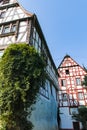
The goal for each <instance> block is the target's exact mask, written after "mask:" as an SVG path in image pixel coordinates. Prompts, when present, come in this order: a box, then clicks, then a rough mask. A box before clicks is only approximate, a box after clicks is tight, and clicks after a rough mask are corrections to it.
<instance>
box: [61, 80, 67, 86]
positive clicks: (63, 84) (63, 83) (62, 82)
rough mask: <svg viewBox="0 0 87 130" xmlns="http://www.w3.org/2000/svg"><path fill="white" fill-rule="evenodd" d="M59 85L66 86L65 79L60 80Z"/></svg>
mask: <svg viewBox="0 0 87 130" xmlns="http://www.w3.org/2000/svg"><path fill="white" fill-rule="evenodd" d="M61 86H64V87H65V86H66V80H65V79H62V80H61Z"/></svg>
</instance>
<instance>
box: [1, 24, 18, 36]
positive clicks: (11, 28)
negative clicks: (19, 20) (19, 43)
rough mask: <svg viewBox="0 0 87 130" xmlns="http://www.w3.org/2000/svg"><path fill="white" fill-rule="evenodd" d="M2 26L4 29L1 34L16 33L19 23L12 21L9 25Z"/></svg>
mask: <svg viewBox="0 0 87 130" xmlns="http://www.w3.org/2000/svg"><path fill="white" fill-rule="evenodd" d="M2 28H3V29H2V31H1V34H7V33H14V32H15V31H16V29H17V25H16V23H10V24H8V25H4V26H3V27H2Z"/></svg>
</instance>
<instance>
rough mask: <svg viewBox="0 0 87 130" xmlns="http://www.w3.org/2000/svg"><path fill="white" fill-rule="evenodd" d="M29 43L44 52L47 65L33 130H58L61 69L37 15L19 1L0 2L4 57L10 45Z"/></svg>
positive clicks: (0, 42)
mask: <svg viewBox="0 0 87 130" xmlns="http://www.w3.org/2000/svg"><path fill="white" fill-rule="evenodd" d="M18 43H26V44H29V45H30V46H34V47H35V49H36V50H37V51H38V53H43V55H44V56H45V59H46V63H47V73H48V75H49V78H48V79H47V80H46V84H45V87H44V88H41V89H40V93H39V95H40V96H39V100H38V101H37V103H36V104H35V106H34V108H35V109H34V110H33V112H32V115H31V120H32V123H33V125H34V128H33V130H57V86H58V83H57V80H58V78H57V70H56V66H55V64H54V61H53V59H52V56H51V54H50V51H49V48H48V46H47V43H46V40H45V38H44V35H43V32H42V29H41V27H40V24H39V22H38V19H37V16H36V15H35V14H32V13H30V12H28V11H26V10H25V9H24V8H23V7H22V6H21V5H20V4H19V2H18V1H17V0H0V56H2V54H3V52H4V49H5V48H7V46H8V45H9V44H18Z"/></svg>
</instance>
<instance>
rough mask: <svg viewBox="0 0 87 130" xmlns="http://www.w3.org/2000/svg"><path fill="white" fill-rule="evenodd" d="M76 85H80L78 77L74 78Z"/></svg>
mask: <svg viewBox="0 0 87 130" xmlns="http://www.w3.org/2000/svg"><path fill="white" fill-rule="evenodd" d="M76 85H77V86H78V85H81V80H80V78H76Z"/></svg>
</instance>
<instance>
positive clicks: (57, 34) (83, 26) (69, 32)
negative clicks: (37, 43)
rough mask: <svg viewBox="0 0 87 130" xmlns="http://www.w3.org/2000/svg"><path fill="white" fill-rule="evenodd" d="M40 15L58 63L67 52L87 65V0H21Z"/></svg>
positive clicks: (25, 5)
mask: <svg viewBox="0 0 87 130" xmlns="http://www.w3.org/2000/svg"><path fill="white" fill-rule="evenodd" d="M18 1H19V2H20V4H21V5H22V6H23V7H24V8H25V9H26V10H28V11H29V12H32V13H35V14H36V15H37V17H38V20H39V23H40V25H41V28H42V31H43V33H44V36H45V39H46V41H47V44H48V47H49V49H50V52H51V55H52V57H53V60H54V63H55V64H56V67H58V65H59V64H60V62H61V60H62V59H63V57H64V56H65V55H66V54H69V55H70V56H71V57H72V58H73V59H74V60H75V61H76V62H77V63H79V64H80V65H81V66H82V65H84V66H85V67H87V0H18Z"/></svg>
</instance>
